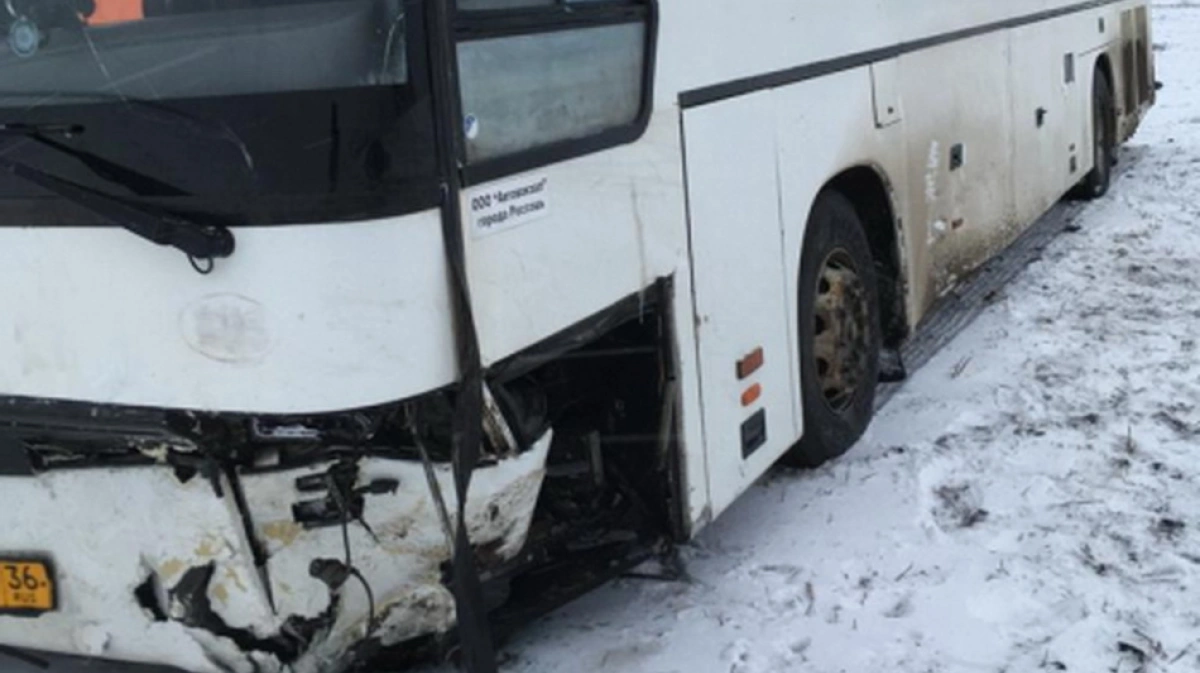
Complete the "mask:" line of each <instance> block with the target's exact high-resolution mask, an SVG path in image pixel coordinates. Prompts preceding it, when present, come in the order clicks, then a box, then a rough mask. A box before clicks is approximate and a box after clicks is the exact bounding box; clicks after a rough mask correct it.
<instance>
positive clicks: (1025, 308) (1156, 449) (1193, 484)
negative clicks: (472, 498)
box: [504, 3, 1200, 673]
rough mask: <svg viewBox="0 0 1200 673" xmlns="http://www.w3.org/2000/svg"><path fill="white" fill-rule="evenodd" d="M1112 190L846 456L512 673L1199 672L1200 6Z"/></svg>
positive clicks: (770, 494) (761, 503) (1162, 53)
mask: <svg viewBox="0 0 1200 673" xmlns="http://www.w3.org/2000/svg"><path fill="white" fill-rule="evenodd" d="M1156 19H1157V24H1156V40H1155V41H1156V43H1157V45H1158V47H1159V54H1158V56H1159V59H1160V60H1159V79H1161V80H1162V81H1164V82H1165V83H1166V85H1167V88H1166V89H1165V90H1164V91H1163V92H1162V94H1161V99H1160V100H1161V102H1160V105H1159V107H1158V108H1157V110H1155V111H1154V113H1153V114H1152V116H1151V117H1150V119H1149V122H1148V123H1147V124H1146V126H1145V127H1144V129H1143V130H1142V132H1141V133H1140V134H1139V136H1138V137H1137V138H1136V139H1135V140H1134V141H1133V143H1132V144H1131V145H1130V146H1129V147H1128V148H1127V149H1126V150H1124V152H1123V155H1122V160H1123V163H1124V166H1125V172H1124V173H1123V175H1122V176H1121V178H1120V180H1119V183H1118V184H1117V185H1116V186H1115V189H1114V191H1113V193H1112V195H1111V196H1109V197H1108V198H1107V199H1105V200H1104V201H1102V202H1100V203H1097V204H1093V205H1089V206H1087V207H1086V209H1085V210H1084V211H1083V214H1082V216H1081V217H1080V218H1079V219H1078V223H1079V224H1081V225H1082V228H1081V230H1079V231H1077V232H1074V233H1065V234H1063V235H1062V236H1061V237H1060V238H1058V239H1057V240H1056V241H1055V242H1054V243H1053V244H1052V245H1051V246H1050V247H1049V248H1048V249H1047V250H1046V251H1045V253H1044V255H1043V257H1042V259H1041V261H1039V262H1037V263H1035V264H1034V265H1032V266H1031V267H1029V268H1028V270H1027V271H1026V272H1025V273H1023V274H1022V275H1021V276H1020V277H1019V278H1018V279H1017V280H1016V281H1015V282H1014V283H1013V284H1012V285H1011V286H1009V287H1008V288H1006V290H1005V291H1004V293H1003V294H1002V295H1001V296H1000V297H998V298H997V299H996V301H995V303H994V304H993V305H992V306H991V308H990V309H989V310H988V311H987V312H985V313H984V315H983V316H982V317H981V318H980V319H979V320H978V321H976V322H975V323H974V324H973V325H972V326H971V327H970V328H968V329H967V330H966V331H965V332H964V333H963V334H962V335H961V336H960V337H959V338H957V339H956V340H955V341H954V342H953V343H952V344H951V345H950V346H949V347H947V348H946V349H945V350H944V351H943V352H942V353H940V354H939V355H938V356H937V357H935V358H934V359H933V360H932V361H931V362H930V363H929V364H928V365H927V366H925V367H924V368H923V369H922V370H921V371H920V372H918V373H916V375H915V376H914V377H913V378H912V380H911V381H910V382H909V383H908V384H907V385H906V386H905V388H904V389H903V390H901V391H900V392H899V393H898V394H897V395H896V396H895V397H894V398H893V399H892V401H891V402H890V404H889V405H888V406H887V407H886V408H885V409H884V411H883V412H882V414H881V416H880V417H879V419H878V420H877V422H876V423H875V424H874V426H873V428H872V430H871V431H870V433H869V435H868V436H867V438H866V439H865V440H864V441H863V442H862V444H861V445H860V446H859V447H857V448H856V449H855V450H854V451H853V452H852V453H851V454H850V455H849V456H848V457H846V458H845V459H843V460H841V461H839V462H837V463H835V464H834V465H832V466H830V467H828V468H826V469H824V470H821V471H818V472H815V473H807V474H803V473H790V472H778V473H776V474H773V475H772V476H771V477H769V478H768V479H767V480H765V482H764V483H762V484H761V485H759V486H757V487H755V488H754V489H752V491H751V492H750V493H748V494H747V496H746V497H744V498H743V500H742V501H741V502H739V503H738V504H737V505H736V506H734V508H733V509H732V510H731V511H729V512H728V513H727V514H725V515H724V516H723V517H722V518H721V519H720V520H719V521H718V522H717V523H716V524H715V525H714V526H712V528H710V529H709V530H708V531H707V532H705V533H704V534H703V535H701V536H700V538H699V540H697V541H696V542H695V543H694V544H693V545H691V546H689V547H688V548H686V549H684V550H683V556H684V559H685V561H686V564H687V569H688V572H689V573H690V575H691V581H690V582H680V583H653V582H646V581H640V580H624V581H621V582H617V583H614V584H612V585H610V586H609V587H607V588H605V589H602V590H600V591H598V592H596V593H594V594H592V595H590V596H588V597H586V598H584V599H583V600H581V601H578V602H577V603H575V604H573V605H571V606H569V607H567V608H565V609H563V610H561V611H559V612H558V613H556V614H554V615H552V616H551V617H549V618H547V619H545V620H543V621H541V622H539V623H537V624H535V625H533V626H531V627H530V628H528V629H526V630H525V632H524V633H523V634H522V636H521V637H520V638H519V639H518V640H517V641H516V642H514V643H512V644H510V645H509V646H508V647H507V648H506V649H505V656H506V659H507V663H506V664H505V666H504V671H505V672H506V673H551V672H555V673H557V672H566V671H569V672H571V673H588V672H592V671H621V672H627V673H675V672H678V673H710V672H711V673H760V672H762V673H765V672H768V671H770V672H775V671H780V672H784V671H803V672H809V671H811V672H814V673H825V672H829V673H835V672H840V671H846V672H848V673H875V672H883V671H896V672H899V673H958V672H962V673H968V672H970V673H974V672H988V673H1001V672H1007V673H1029V672H1037V671H1082V672H1087V673H1098V672H1104V671H1113V672H1116V673H1126V672H1133V671H1145V672H1147V673H1150V672H1163V671H1166V672H1174V671H1197V670H1200V480H1198V479H1197V475H1200V6H1189V5H1187V4H1178V3H1173V4H1163V5H1160V6H1159V7H1157V8H1156Z"/></svg>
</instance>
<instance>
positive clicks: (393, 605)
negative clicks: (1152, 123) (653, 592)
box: [0, 0, 1155, 673]
mask: <svg viewBox="0 0 1200 673" xmlns="http://www.w3.org/2000/svg"><path fill="white" fill-rule="evenodd" d="M0 32H3V33H4V35H5V41H4V43H3V44H2V45H0V83H2V84H0V286H2V287H3V288H5V289H4V290H3V291H2V292H0V352H3V354H4V357H3V358H0V395H2V397H0V494H2V496H3V500H0V502H3V505H4V506H3V519H2V520H0V668H2V669H3V670H6V671H7V670H12V667H17V669H16V670H23V669H22V668H21V667H22V666H30V665H34V664H46V665H48V666H50V670H51V671H59V670H61V671H66V670H74V669H73V668H72V667H73V666H77V665H78V664H79V662H80V661H83V660H84V659H86V658H92V659H99V660H104V661H107V662H109V663H108V664H107V666H108V667H109V668H111V670H130V671H146V670H185V671H199V672H209V671H239V672H240V671H251V670H253V671H295V672H297V673H309V672H317V671H336V670H339V669H342V668H345V667H348V666H351V665H353V664H356V663H361V662H364V661H368V660H373V659H379V660H385V661H388V662H390V663H392V664H395V663H396V662H399V661H403V660H406V659H408V658H412V657H417V656H423V655H426V654H430V653H434V654H436V653H444V652H447V651H451V652H454V651H457V652H459V653H460V654H461V657H462V660H463V662H464V665H466V666H467V667H468V668H471V669H472V670H476V671H479V670H486V669H488V668H489V667H490V663H489V661H488V657H489V648H490V642H491V638H492V637H494V636H495V633H491V632H489V625H490V626H491V627H492V628H494V629H496V630H497V631H500V632H503V631H505V630H507V629H509V628H511V627H512V625H514V624H519V623H520V622H521V621H523V620H525V619H528V618H529V617H530V616H531V615H534V614H538V613H539V612H540V611H543V610H545V609H546V608H547V607H549V606H552V605H555V604H558V603H561V602H562V601H564V600H566V599H568V598H570V597H572V596H574V595H577V594H578V593H579V592H581V591H583V590H586V589H587V588H589V587H592V586H595V585H596V584H598V583H600V582H602V581H604V580H605V579H606V578H608V577H611V576H612V575H613V574H614V573H618V572H621V571H622V570H624V569H626V568H628V567H630V564H632V563H636V562H638V561H640V560H644V559H646V558H648V557H649V556H651V555H654V554H657V553H661V552H662V551H663V550H665V549H668V548H669V547H670V545H671V544H672V543H673V542H678V541H680V540H686V539H688V538H689V537H691V536H694V535H696V533H697V532H698V531H700V530H701V529H703V528H704V527H705V525H706V524H708V523H709V522H711V521H712V520H713V518H714V517H716V516H718V515H719V514H720V513H721V512H722V511H723V510H725V509H726V508H727V507H728V506H729V505H730V503H731V502H733V501H734V499H735V498H737V497H738V495H739V494H740V493H742V492H743V491H744V490H745V489H746V488H747V487H748V486H749V485H750V484H751V483H752V482H754V481H755V480H756V479H757V478H759V477H760V476H761V475H762V474H763V473H764V472H765V471H767V470H768V469H769V468H770V467H771V466H772V465H774V464H776V463H778V462H779V461H781V460H787V461H790V462H792V463H795V464H800V465H814V464H819V463H821V462H823V461H826V460H829V459H831V458H833V457H836V456H838V455H840V454H842V453H843V452H845V451H846V450H847V449H848V448H849V447H850V446H851V445H852V444H854V442H855V441H856V440H857V438H858V437H859V436H860V435H861V434H862V433H863V431H864V430H865V428H866V427H867V425H868V423H869V421H870V416H871V411H872V408H873V397H874V391H875V383H876V381H877V380H878V379H879V378H880V375H881V374H880V362H881V361H882V360H883V358H881V354H889V353H895V352H896V350H897V349H898V347H899V346H900V345H901V344H902V343H903V342H904V341H905V339H906V338H908V337H909V335H910V334H911V333H913V331H914V330H915V329H917V328H918V327H919V326H920V324H921V321H922V318H923V317H924V316H926V315H927V313H928V312H929V311H930V309H931V307H934V306H935V304H936V303H937V301H938V298H939V297H940V296H943V295H944V294H945V293H946V292H948V291H950V290H952V289H953V288H955V287H956V284H958V283H960V282H961V281H962V280H963V279H965V278H967V277H968V275H969V274H970V273H971V272H972V270H973V269H976V268H977V267H978V266H979V265H980V264H981V263H982V262H984V261H985V260H987V259H988V258H989V257H990V256H992V255H994V254H995V253H996V252H998V251H1000V250H1001V249H1003V248H1004V247H1005V246H1006V245H1007V244H1008V243H1010V242H1011V241H1013V240H1014V238H1015V237H1016V236H1017V235H1018V234H1019V233H1020V232H1021V231H1022V230H1023V229H1024V228H1025V227H1027V226H1028V225H1030V224H1031V223H1032V222H1034V221H1035V220H1036V219H1037V218H1038V217H1039V216H1041V215H1042V214H1043V213H1045V212H1046V211H1047V210H1048V209H1049V208H1050V207H1051V206H1052V205H1053V204H1055V203H1056V202H1057V201H1058V200H1059V199H1060V198H1062V197H1063V196H1064V195H1066V194H1068V193H1069V192H1072V191H1073V192H1075V193H1077V194H1081V195H1083V196H1087V197H1096V196H1100V195H1102V194H1104V193H1105V191H1106V190H1107V189H1108V186H1109V181H1110V176H1111V175H1112V167H1113V163H1114V161H1115V157H1116V153H1115V148H1116V147H1117V146H1118V145H1119V144H1120V143H1122V142H1123V141H1124V140H1126V139H1127V138H1129V137H1130V136H1131V135H1132V134H1133V133H1134V131H1135V129H1136V128H1137V126H1138V124H1139V121H1140V120H1141V119H1142V117H1143V115H1144V114H1145V113H1146V111H1147V110H1148V109H1149V108H1150V106H1151V105H1152V103H1153V101H1154V98H1155V86H1154V82H1155V80H1154V68H1153V62H1152V50H1151V47H1150V44H1151V43H1150V26H1149V18H1148V12H1147V7H1146V3H1145V2H1138V1H1135V0H1005V1H1004V2H982V1H975V2H966V1H963V0H906V1H904V2H879V1H876V0H837V1H834V0H757V1H756V2H747V1H746V0H456V1H455V0H9V1H8V2H6V3H5V4H4V6H3V8H2V10H0ZM152 243H156V244H158V245H153V244H152ZM889 359H890V358H889ZM893 369H894V368H893ZM889 373H890V374H895V373H896V372H895V371H892V372H889ZM464 494H465V495H466V497H463V495H464ZM456 627H457V628H456ZM122 662H124V663H122ZM139 662H140V664H152V665H154V666H155V668H153V669H150V668H142V667H139ZM88 670H96V669H88Z"/></svg>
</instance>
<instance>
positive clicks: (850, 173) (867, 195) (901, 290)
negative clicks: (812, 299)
mask: <svg viewBox="0 0 1200 673" xmlns="http://www.w3.org/2000/svg"><path fill="white" fill-rule="evenodd" d="M825 190H832V191H836V192H838V193H839V194H841V195H842V196H844V197H846V199H848V200H849V201H850V203H851V204H853V205H854V209H855V211H856V212H857V214H858V216H859V219H860V220H861V221H862V223H863V227H864V228H865V229H866V234H867V240H868V242H869V243H870V247H871V255H872V256H873V257H874V259H875V278H876V286H877V289H878V292H879V306H880V312H881V315H880V324H881V325H882V326H883V343H884V346H885V347H889V348H893V347H897V346H899V345H900V343H901V342H902V341H904V339H905V338H907V337H908V335H909V328H910V326H909V322H908V311H907V295H908V293H907V271H908V270H907V268H906V264H905V259H906V258H905V255H904V248H903V243H902V241H903V240H904V238H903V236H902V235H901V231H900V229H901V221H900V218H899V217H897V214H896V213H897V208H896V204H895V199H894V190H893V189H892V183H891V181H890V180H889V179H888V177H887V174H886V173H885V172H884V171H883V169H882V168H880V167H879V166H875V165H871V164H860V165H857V166H852V167H850V168H847V169H845V170H843V171H841V172H840V173H838V174H836V175H834V176H833V177H832V178H830V179H829V180H828V181H827V182H826V183H825V185H824V186H823V187H822V188H821V190H820V191H825Z"/></svg>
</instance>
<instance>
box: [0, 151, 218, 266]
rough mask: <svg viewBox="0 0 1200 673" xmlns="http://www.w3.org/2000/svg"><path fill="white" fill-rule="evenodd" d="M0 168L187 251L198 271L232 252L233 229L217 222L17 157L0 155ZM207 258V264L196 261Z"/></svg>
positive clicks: (118, 222)
mask: <svg viewBox="0 0 1200 673" xmlns="http://www.w3.org/2000/svg"><path fill="white" fill-rule="evenodd" d="M0 170H4V171H7V172H9V173H11V174H13V175H15V176H16V177H18V178H21V179H22V180H25V181H27V182H31V183H33V184H35V185H37V186H39V187H41V188H43V189H46V190H49V191H51V192H54V193H55V194H58V195H59V196H61V197H63V198H64V199H67V200H69V201H71V202H73V203H75V204H77V205H79V206H82V207H84V208H86V209H88V210H90V211H92V212H93V213H95V214H97V215H99V216H101V217H103V218H105V219H106V220H109V221H111V222H112V223H113V224H117V225H120V226H121V227H124V228H125V229H128V230H129V231H131V232H133V233H135V234H137V235H138V236H141V237H142V238H145V239H147V240H150V241H153V242H155V243H157V244H159V245H167V246H171V247H173V248H176V249H178V250H182V251H183V252H185V253H187V256H188V258H189V259H190V260H191V261H192V266H193V267H195V268H196V270H197V271H200V272H201V273H208V272H209V271H211V270H212V261H213V260H214V259H217V258H220V257H228V256H230V255H232V254H233V249H234V238H233V232H231V231H229V229H228V228H227V227H225V226H224V225H221V224H214V223H203V222H197V221H195V220H192V219H188V218H186V217H182V216H180V215H176V214H174V213H170V212H167V211H165V210H160V209H158V208H153V207H151V206H147V205H144V204H141V203H134V202H131V201H127V200H125V199H122V198H120V197H118V196H113V195H111V194H105V193H104V192H101V191H97V190H95V189H92V188H90V187H85V186H83V185H80V184H77V183H74V182H71V181H70V180H64V179H63V178H60V177H58V176H56V175H51V174H50V173H47V172H46V171H43V170H42V169H40V168H35V167H33V166H30V165H28V164H25V163H22V162H20V161H14V160H12V159H9V158H8V157H5V156H3V155H0ZM197 260H199V261H206V262H208V264H207V266H202V265H200V264H198V263H197Z"/></svg>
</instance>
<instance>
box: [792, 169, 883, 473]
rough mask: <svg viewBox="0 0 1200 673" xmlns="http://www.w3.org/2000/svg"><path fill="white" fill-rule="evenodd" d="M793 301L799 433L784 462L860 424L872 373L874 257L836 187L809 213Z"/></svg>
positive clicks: (876, 329) (834, 453)
mask: <svg viewBox="0 0 1200 673" xmlns="http://www.w3.org/2000/svg"><path fill="white" fill-rule="evenodd" d="M799 301H800V306H799V316H800V324H799V334H800V388H801V393H802V395H803V412H804V435H803V437H802V438H801V439H800V442H799V443H798V444H796V446H794V447H793V448H792V449H791V451H790V452H789V453H788V455H787V456H786V458H785V462H786V463H788V464H790V465H793V466H797V467H816V466H818V465H821V464H822V463H825V462H827V461H829V460H832V459H834V458H837V457H838V456H841V455H842V454H844V453H845V452H846V451H848V450H849V449H850V447H852V446H853V445H854V443H855V442H856V441H858V439H859V438H860V437H861V436H862V434H863V432H865V431H866V429H867V426H868V425H869V424H870V422H871V417H872V415H873V413H874V406H875V384H876V382H877V379H878V378H879V352H880V346H881V330H880V319H879V296H878V290H877V286H876V282H875V264H874V260H873V258H872V255H871V248H870V243H869V242H868V240H867V235H866V231H865V230H864V228H863V223H862V219H861V218H860V217H859V215H858V213H857V212H856V211H855V209H854V205H853V204H852V203H851V202H850V201H849V200H848V199H847V198H846V197H845V196H843V195H842V194H840V193H838V192H835V191H825V192H822V193H821V195H820V196H818V197H817V200H816V203H815V204H814V205H813V209H812V214H811V215H810V216H809V221H808V230H807V233H806V234H805V238H804V251H803V254H802V256H801V262H800V294H799Z"/></svg>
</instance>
